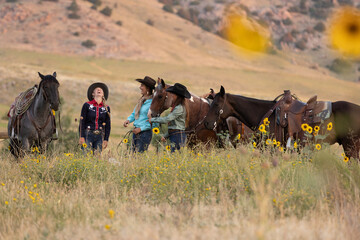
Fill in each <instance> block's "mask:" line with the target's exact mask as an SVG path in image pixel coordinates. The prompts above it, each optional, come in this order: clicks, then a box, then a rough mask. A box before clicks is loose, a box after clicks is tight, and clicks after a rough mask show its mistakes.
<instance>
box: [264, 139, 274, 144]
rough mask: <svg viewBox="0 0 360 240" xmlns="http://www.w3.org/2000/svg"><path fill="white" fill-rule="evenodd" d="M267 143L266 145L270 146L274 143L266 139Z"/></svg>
mask: <svg viewBox="0 0 360 240" xmlns="http://www.w3.org/2000/svg"><path fill="white" fill-rule="evenodd" d="M265 143H266V145H270V144H272V143H273V141H272V140H271V139H266V141H265Z"/></svg>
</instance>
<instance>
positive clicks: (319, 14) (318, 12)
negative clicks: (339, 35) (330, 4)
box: [309, 7, 329, 20]
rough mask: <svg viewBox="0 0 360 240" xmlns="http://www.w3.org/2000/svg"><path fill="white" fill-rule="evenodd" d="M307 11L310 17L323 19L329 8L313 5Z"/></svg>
mask: <svg viewBox="0 0 360 240" xmlns="http://www.w3.org/2000/svg"><path fill="white" fill-rule="evenodd" d="M309 12H310V17H312V18H315V19H322V20H324V19H326V18H327V16H328V12H329V10H327V9H323V8H315V7H313V8H310V9H309Z"/></svg>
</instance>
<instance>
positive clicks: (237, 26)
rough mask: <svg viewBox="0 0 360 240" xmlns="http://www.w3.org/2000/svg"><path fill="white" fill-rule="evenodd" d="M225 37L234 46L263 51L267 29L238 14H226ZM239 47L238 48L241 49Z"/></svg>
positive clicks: (266, 42)
mask: <svg viewBox="0 0 360 240" xmlns="http://www.w3.org/2000/svg"><path fill="white" fill-rule="evenodd" d="M225 21H226V22H227V26H226V27H225V29H224V33H225V37H226V38H227V39H228V40H229V41H230V42H232V43H233V44H235V45H236V46H238V47H240V48H242V49H244V50H245V51H243V52H244V53H246V50H249V51H253V52H265V51H266V49H267V47H268V43H269V37H268V36H269V33H268V30H267V29H264V28H263V27H261V25H260V24H257V23H256V22H255V21H253V20H251V19H249V18H247V17H245V16H241V15H239V14H235V13H232V14H228V16H227V17H226V20H225ZM242 49H240V50H242Z"/></svg>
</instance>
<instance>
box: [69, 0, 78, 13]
mask: <svg viewBox="0 0 360 240" xmlns="http://www.w3.org/2000/svg"><path fill="white" fill-rule="evenodd" d="M67 10H69V11H73V12H77V11H79V10H80V7H79V5H78V4H77V3H76V0H73V1H72V2H71V4H70V6H68V7H67Z"/></svg>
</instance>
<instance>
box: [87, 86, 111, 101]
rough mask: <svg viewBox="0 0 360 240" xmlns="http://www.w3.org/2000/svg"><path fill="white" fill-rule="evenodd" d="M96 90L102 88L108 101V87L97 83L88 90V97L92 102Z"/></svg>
mask: <svg viewBox="0 0 360 240" xmlns="http://www.w3.org/2000/svg"><path fill="white" fill-rule="evenodd" d="M95 88H101V89H102V90H103V91H104V97H105V99H106V100H107V99H108V97H109V89H108V87H107V86H106V84H105V83H101V82H97V83H93V84H91V85H90V87H89V88H88V92H87V97H88V99H89V100H90V101H91V100H93V99H94V97H93V95H92V93H93V92H94V90H95Z"/></svg>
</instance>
